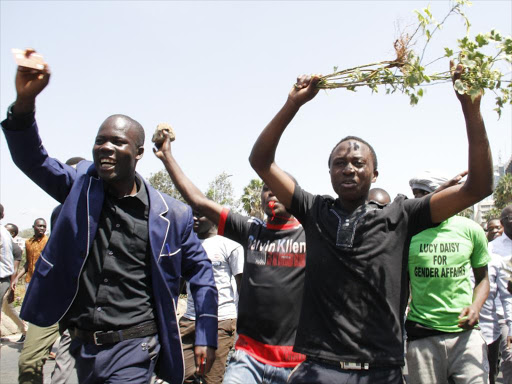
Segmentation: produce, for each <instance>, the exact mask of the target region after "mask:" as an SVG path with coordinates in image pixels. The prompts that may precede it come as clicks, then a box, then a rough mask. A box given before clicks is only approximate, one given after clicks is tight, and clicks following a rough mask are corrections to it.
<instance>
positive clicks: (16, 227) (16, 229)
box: [4, 223, 19, 237]
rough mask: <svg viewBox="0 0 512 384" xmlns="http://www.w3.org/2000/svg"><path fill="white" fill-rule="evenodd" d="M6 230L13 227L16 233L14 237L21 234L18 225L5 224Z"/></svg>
mask: <svg viewBox="0 0 512 384" xmlns="http://www.w3.org/2000/svg"><path fill="white" fill-rule="evenodd" d="M4 227H5V228H7V227H12V231H13V232H14V237H16V236H18V232H19V229H18V226H17V225H16V224H13V223H7V224H5V226H4Z"/></svg>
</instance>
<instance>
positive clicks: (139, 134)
mask: <svg viewBox="0 0 512 384" xmlns="http://www.w3.org/2000/svg"><path fill="white" fill-rule="evenodd" d="M118 118H120V119H122V120H124V121H127V122H128V123H130V125H131V127H130V128H129V129H134V130H135V131H136V138H135V140H136V142H135V145H136V146H137V147H143V146H144V140H145V138H146V134H145V132H144V127H143V126H142V125H141V124H140V123H139V122H138V121H137V120H135V119H132V118H131V117H130V116H127V115H123V114H120V113H118V114H115V115H111V116H109V117H107V118H106V119H105V121H104V122H103V123H101V125H100V129H101V126H102V125H103V124H105V123H106V122H107V121H108V120H115V119H118Z"/></svg>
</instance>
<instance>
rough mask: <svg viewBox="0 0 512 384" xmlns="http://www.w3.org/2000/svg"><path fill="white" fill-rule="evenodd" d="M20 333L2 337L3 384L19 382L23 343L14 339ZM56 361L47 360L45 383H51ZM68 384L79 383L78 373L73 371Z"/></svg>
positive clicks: (0, 368) (0, 366)
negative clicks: (19, 361)
mask: <svg viewBox="0 0 512 384" xmlns="http://www.w3.org/2000/svg"><path fill="white" fill-rule="evenodd" d="M19 338H20V335H19V334H18V335H12V336H8V337H6V338H2V346H1V347H0V383H1V384H16V383H17V382H18V357H19V355H20V351H21V348H22V347H23V344H16V343H15V342H14V341H16V340H18V339H19ZM59 340H60V339H57V341H56V342H55V344H54V349H53V352H57V350H56V347H57V345H59ZM54 366H55V362H54V361H53V360H46V363H45V365H44V370H43V372H44V384H50V378H51V374H52V371H53V367H54ZM68 384H78V379H77V378H76V374H75V373H73V374H72V375H71V377H70V378H69V380H68Z"/></svg>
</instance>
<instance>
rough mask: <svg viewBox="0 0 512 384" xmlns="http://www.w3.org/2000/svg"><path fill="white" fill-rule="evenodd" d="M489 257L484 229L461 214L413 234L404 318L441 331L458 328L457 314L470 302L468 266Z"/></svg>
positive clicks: (473, 265)
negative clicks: (407, 303) (408, 302)
mask: <svg viewBox="0 0 512 384" xmlns="http://www.w3.org/2000/svg"><path fill="white" fill-rule="evenodd" d="M490 260H491V258H490V256H489V254H488V252H487V239H486V237H485V232H484V230H483V229H482V228H481V227H480V226H479V225H478V224H477V223H475V222H474V221H472V220H469V219H466V218H465V217H460V216H453V217H451V218H449V219H448V220H446V221H444V222H442V223H441V224H439V225H438V226H437V227H435V228H430V229H427V230H425V231H423V232H420V233H419V234H417V235H416V236H414V237H413V238H412V239H411V245H410V248H409V276H410V279H411V295H412V299H411V303H410V311H409V314H408V315H407V319H408V320H410V321H415V322H417V323H420V324H421V325H424V326H426V327H429V328H432V329H436V330H438V331H442V332H462V331H463V329H462V328H459V327H458V326H457V324H458V321H459V319H458V316H459V315H460V313H461V311H462V309H464V308H465V307H468V306H469V305H471V303H472V302H473V287H472V283H471V272H472V270H471V269H472V268H479V267H483V266H485V265H487V263H488V262H489V261H490Z"/></svg>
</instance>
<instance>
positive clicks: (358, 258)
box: [289, 186, 432, 367]
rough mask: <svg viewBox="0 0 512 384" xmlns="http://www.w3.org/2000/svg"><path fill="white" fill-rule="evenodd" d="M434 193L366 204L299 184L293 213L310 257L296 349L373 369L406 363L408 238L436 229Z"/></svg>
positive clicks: (296, 189) (319, 356)
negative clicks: (349, 203) (346, 207)
mask: <svg viewBox="0 0 512 384" xmlns="http://www.w3.org/2000/svg"><path fill="white" fill-rule="evenodd" d="M429 203H430V196H427V197H425V198H423V199H412V200H407V198H406V197H405V196H398V197H397V198H396V199H395V201H394V202H393V203H392V204H389V205H386V206H381V205H379V204H377V203H374V202H370V203H369V204H366V205H363V206H360V207H359V208H358V209H356V210H355V211H354V212H353V213H351V214H347V213H346V212H344V211H342V210H341V209H340V208H339V206H338V205H337V204H336V200H335V199H333V198H332V197H330V196H314V195H312V194H310V193H308V192H305V191H303V190H302V189H301V188H300V187H298V186H297V187H296V188H295V192H294V196H293V200H292V207H291V209H290V210H289V211H290V212H291V213H292V214H293V215H294V216H295V217H297V218H298V219H299V220H300V221H301V223H302V224H303V225H304V230H305V231H306V245H307V259H306V278H305V283H304V299H303V302H302V311H301V315H300V320H299V327H298V330H297V337H296V340H295V349H294V350H295V351H297V352H301V353H304V354H306V355H308V356H312V357H318V358H323V359H328V360H333V361H352V362H367V363H370V367H371V365H372V364H373V365H374V366H379V365H380V366H393V365H403V351H404V349H403V323H404V313H405V308H406V305H407V299H408V282H407V258H408V252H409V243H410V239H411V237H412V236H413V235H415V234H416V233H418V232H420V231H422V230H424V229H426V228H428V227H430V226H432V223H431V216H430V204H429Z"/></svg>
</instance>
